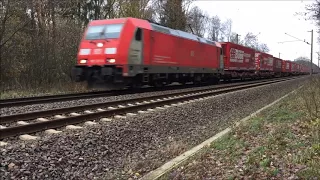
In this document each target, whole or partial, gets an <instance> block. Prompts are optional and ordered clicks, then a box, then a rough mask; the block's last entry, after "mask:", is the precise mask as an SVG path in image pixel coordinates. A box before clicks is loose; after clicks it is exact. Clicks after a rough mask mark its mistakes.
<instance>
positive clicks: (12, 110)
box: [0, 85, 220, 116]
mask: <svg viewBox="0 0 320 180" xmlns="http://www.w3.org/2000/svg"><path fill="white" fill-rule="evenodd" d="M215 86H217V85H215ZM215 86H203V87H192V88H183V89H176V90H165V91H154V92H144V93H136V94H127V95H119V96H108V97H97V98H87V99H78V100H71V101H63V102H53V103H43V104H32V105H25V106H17V107H4V108H1V109H0V113H1V116H8V115H14V114H19V113H28V112H34V111H42V110H49V109H55V108H64V107H72V106H85V105H89V104H95V103H103V102H108V101H117V100H125V99H132V98H139V97H148V96H157V95H162V94H168V93H175V92H186V91H191V90H197V89H207V88H210V87H215ZM218 86H220V85H218Z"/></svg>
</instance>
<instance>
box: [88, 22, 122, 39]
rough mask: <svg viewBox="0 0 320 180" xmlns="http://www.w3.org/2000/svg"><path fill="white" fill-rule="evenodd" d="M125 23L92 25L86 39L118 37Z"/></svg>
mask: <svg viewBox="0 0 320 180" xmlns="http://www.w3.org/2000/svg"><path fill="white" fill-rule="evenodd" d="M122 27H123V24H105V25H92V26H89V27H88V30H87V33H86V36H85V39H86V40H96V39H118V38H119V36H120V33H121V31H122Z"/></svg>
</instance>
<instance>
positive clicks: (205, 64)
mask: <svg viewBox="0 0 320 180" xmlns="http://www.w3.org/2000/svg"><path fill="white" fill-rule="evenodd" d="M220 53H221V45H220V44H219V43H217V42H213V41H209V40H206V39H204V38H200V37H198V36H195V35H193V34H190V33H186V32H183V31H179V30H174V29H170V28H167V27H164V26H160V25H157V24H155V23H151V22H149V21H147V20H142V19H136V18H119V19H108V20H94V21H91V22H90V23H89V25H88V27H87V29H86V31H85V33H84V36H83V38H82V41H81V43H80V46H79V54H78V63H77V66H75V67H74V68H73V72H72V75H73V77H74V79H75V80H76V81H78V82H79V81H87V82H88V85H89V86H90V85H95V84H102V85H104V86H108V87H113V88H114V87H115V88H121V87H126V86H135V87H139V86H141V85H144V84H147V85H154V86H162V85H164V84H169V83H172V82H181V83H186V82H195V83H200V82H208V81H211V82H212V81H214V82H217V81H218V80H219V76H220V74H221V72H222V71H223V64H222V63H220Z"/></svg>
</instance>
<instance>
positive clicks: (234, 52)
mask: <svg viewBox="0 0 320 180" xmlns="http://www.w3.org/2000/svg"><path fill="white" fill-rule="evenodd" d="M221 45H222V56H223V62H224V76H223V77H224V79H225V80H230V79H233V78H240V79H245V78H253V77H255V68H256V67H255V59H254V55H255V50H254V49H251V48H248V47H244V46H241V45H239V44H235V43H231V42H223V43H221Z"/></svg>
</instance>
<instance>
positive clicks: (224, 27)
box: [221, 19, 232, 41]
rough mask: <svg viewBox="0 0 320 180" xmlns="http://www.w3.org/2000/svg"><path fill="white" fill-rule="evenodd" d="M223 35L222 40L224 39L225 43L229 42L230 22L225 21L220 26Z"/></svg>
mask: <svg viewBox="0 0 320 180" xmlns="http://www.w3.org/2000/svg"><path fill="white" fill-rule="evenodd" d="M221 31H222V32H224V33H223V35H224V38H223V39H226V40H227V41H230V38H231V35H232V20H231V19H227V20H226V21H225V22H224V23H223V24H222V30H221Z"/></svg>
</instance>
